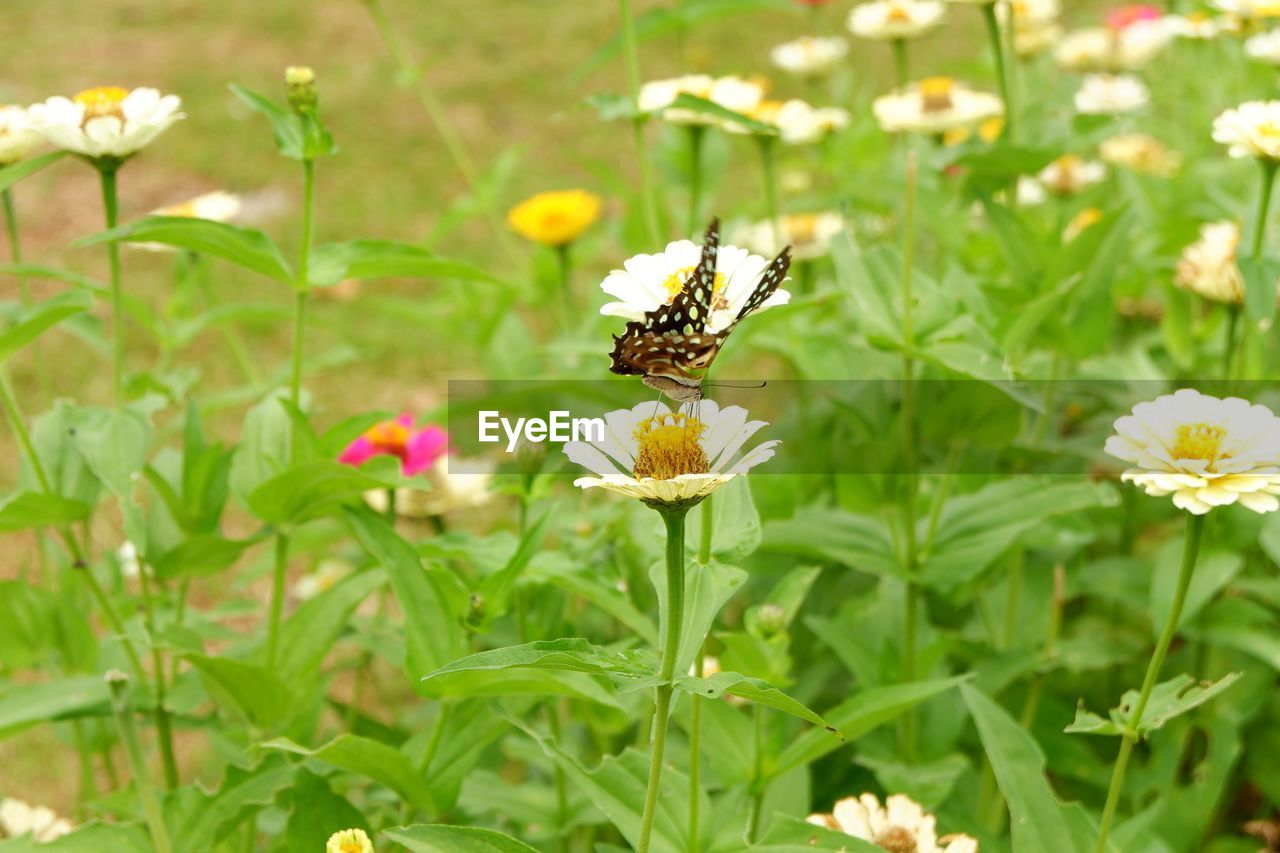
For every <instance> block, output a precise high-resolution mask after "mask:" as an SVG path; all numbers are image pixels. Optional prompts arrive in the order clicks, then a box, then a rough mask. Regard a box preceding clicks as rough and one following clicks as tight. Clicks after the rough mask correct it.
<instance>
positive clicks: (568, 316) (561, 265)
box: [555, 243, 578, 329]
mask: <svg viewBox="0 0 1280 853" xmlns="http://www.w3.org/2000/svg"><path fill="white" fill-rule="evenodd" d="M569 246H570V244H569V243H562V244H560V245H559V246H556V247H555V250H556V272H557V273H559V275H560V300H561V304H562V305H564V308H565V328H566V329H570V328H572V325H571V321H572V318H573V316H574V313H575V308H576V307H577V302H578V300H577V299H576V298H575V294H574V292H573V256H572V255H571V254H570V251H569Z"/></svg>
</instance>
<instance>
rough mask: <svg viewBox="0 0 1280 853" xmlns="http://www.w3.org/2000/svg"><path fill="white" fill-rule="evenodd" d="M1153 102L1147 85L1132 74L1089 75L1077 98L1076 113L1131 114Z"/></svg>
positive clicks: (1077, 93)
mask: <svg viewBox="0 0 1280 853" xmlns="http://www.w3.org/2000/svg"><path fill="white" fill-rule="evenodd" d="M1150 100H1151V98H1150V95H1148V93H1147V87H1146V85H1145V84H1144V83H1143V82H1142V81H1141V80H1139V79H1138V78H1137V77H1134V76H1132V75H1130V74H1090V75H1088V76H1086V77H1085V78H1084V83H1082V84H1081V85H1080V89H1079V91H1077V92H1076V97H1075V102H1076V111H1077V112H1080V113H1084V114H1085V115H1116V114H1118V113H1127V112H1132V111H1134V110H1138V109H1141V108H1143V107H1145V106H1146V105H1147V104H1148V103H1149V102H1150Z"/></svg>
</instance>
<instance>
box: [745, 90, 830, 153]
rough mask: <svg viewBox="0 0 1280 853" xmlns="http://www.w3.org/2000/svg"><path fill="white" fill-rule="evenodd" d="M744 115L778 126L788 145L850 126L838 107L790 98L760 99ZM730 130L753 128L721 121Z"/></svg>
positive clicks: (807, 141)
mask: <svg viewBox="0 0 1280 853" xmlns="http://www.w3.org/2000/svg"><path fill="white" fill-rule="evenodd" d="M743 115H745V116H746V117H747V118H750V119H753V120H755V121H758V122H761V123H763V124H767V125H770V126H771V127H774V128H777V131H778V138H780V139H781V140H782V141H783V143H785V144H787V145H809V144H812V143H814V142H820V141H821V140H822V139H824V138H825V137H826V136H827V135H828V134H831V133H835V132H836V131H839V130H843V129H844V128H846V127H848V126H849V113H848V111H846V110H842V109H840V108H839V107H815V106H812V105H811V104H809V103H807V102H805V101H802V100H800V99H799V98H792V99H791V100H789V101H772V100H766V101H761V102H760V103H759V104H757V105H756V106H755V108H754V109H752V110H749V111H745V112H744V113H743ZM721 126H722V127H723V128H724V129H725V130H727V131H729V132H730V133H752V132H753V131H752V130H751V129H750V128H748V127H746V126H744V125H741V124H738V123H736V122H734V121H732V120H730V119H725V120H723V121H722V122H721Z"/></svg>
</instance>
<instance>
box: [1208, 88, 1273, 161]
mask: <svg viewBox="0 0 1280 853" xmlns="http://www.w3.org/2000/svg"><path fill="white" fill-rule="evenodd" d="M1213 141H1214V142H1220V143H1222V144H1223V145H1226V146H1227V147H1228V152H1229V153H1230V154H1231V156H1232V157H1248V156H1254V157H1262V158H1265V159H1268V160H1280V101H1246V102H1245V103H1243V104H1241V105H1240V106H1238V107H1235V108H1234V109H1230V110H1227V111H1226V112H1224V113H1222V114H1221V115H1219V116H1218V117H1217V118H1215V119H1214V120H1213Z"/></svg>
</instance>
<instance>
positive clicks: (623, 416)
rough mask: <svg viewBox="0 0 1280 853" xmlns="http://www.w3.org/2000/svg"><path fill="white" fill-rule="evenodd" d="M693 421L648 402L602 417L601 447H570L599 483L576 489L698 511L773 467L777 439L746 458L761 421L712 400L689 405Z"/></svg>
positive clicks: (581, 483) (581, 481)
mask: <svg viewBox="0 0 1280 853" xmlns="http://www.w3.org/2000/svg"><path fill="white" fill-rule="evenodd" d="M690 411H691V414H684V413H683V412H672V411H671V410H670V409H668V408H667V406H666V405H665V404H663V403H661V402H657V403H654V402H651V401H646V402H644V403H639V404H637V405H636V406H635V407H634V408H631V409H618V410H616V411H612V412H609V413H608V414H607V415H605V416H604V421H605V424H606V429H605V436H604V439H603V440H601V441H570V442H566V443H565V445H564V453H565V455H566V456H568V457H569V459H570V460H572V461H573V462H576V463H577V464H579V465H581V466H582V467H584V468H586V469H587V470H589V471H591V472H592V473H593V474H595V475H596V476H594V477H579V478H578V479H576V480H574V481H573V484H574V485H575V486H578V487H579V488H583V489H592V488H597V487H598V488H602V489H605V490H607V491H610V492H615V493H617V494H620V495H625V496H627V497H631V498H639V499H640V500H641V501H642V502H644V503H645V504H647V505H649V506H654V507H655V508H656V507H657V506H668V505H672V504H682V503H686V502H690V503H696V502H698V501H701V500H702V499H703V498H705V497H706V496H707V495H709V494H711V493H712V492H714V491H715V490H716V489H718V488H720V487H721V486H723V485H724V484H725V483H727V482H729V481H730V480H732V479H733V478H735V477H739V476H742V475H744V474H746V473H747V472H748V471H749V470H751V469H752V468H754V467H755V466H756V465H759V464H760V463H761V462H764V461H766V460H768V459H770V458H771V457H772V456H773V448H774V447H776V446H777V445H778V444H779V443H780V442H779V441H777V440H776V439H775V440H773V441H766V442H764V443H763V444H759V445H756V446H755V447H753V448H751V449H750V450H749V451H747V452H745V453H743V447H744V446H745V445H746V443H747V441H748V440H749V439H750V438H751V437H752V436H753V435H755V434H756V433H757V432H758V431H759V430H760V429H761V427H764V426H767V424H766V423H765V422H764V421H749V420H747V410H746V409H744V408H742V407H741V406H727V407H725V408H723V409H721V408H720V406H719V405H717V404H716V402H715V401H714V400H701V401H699V402H697V403H695V404H693V405H692V407H691V409H690Z"/></svg>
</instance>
